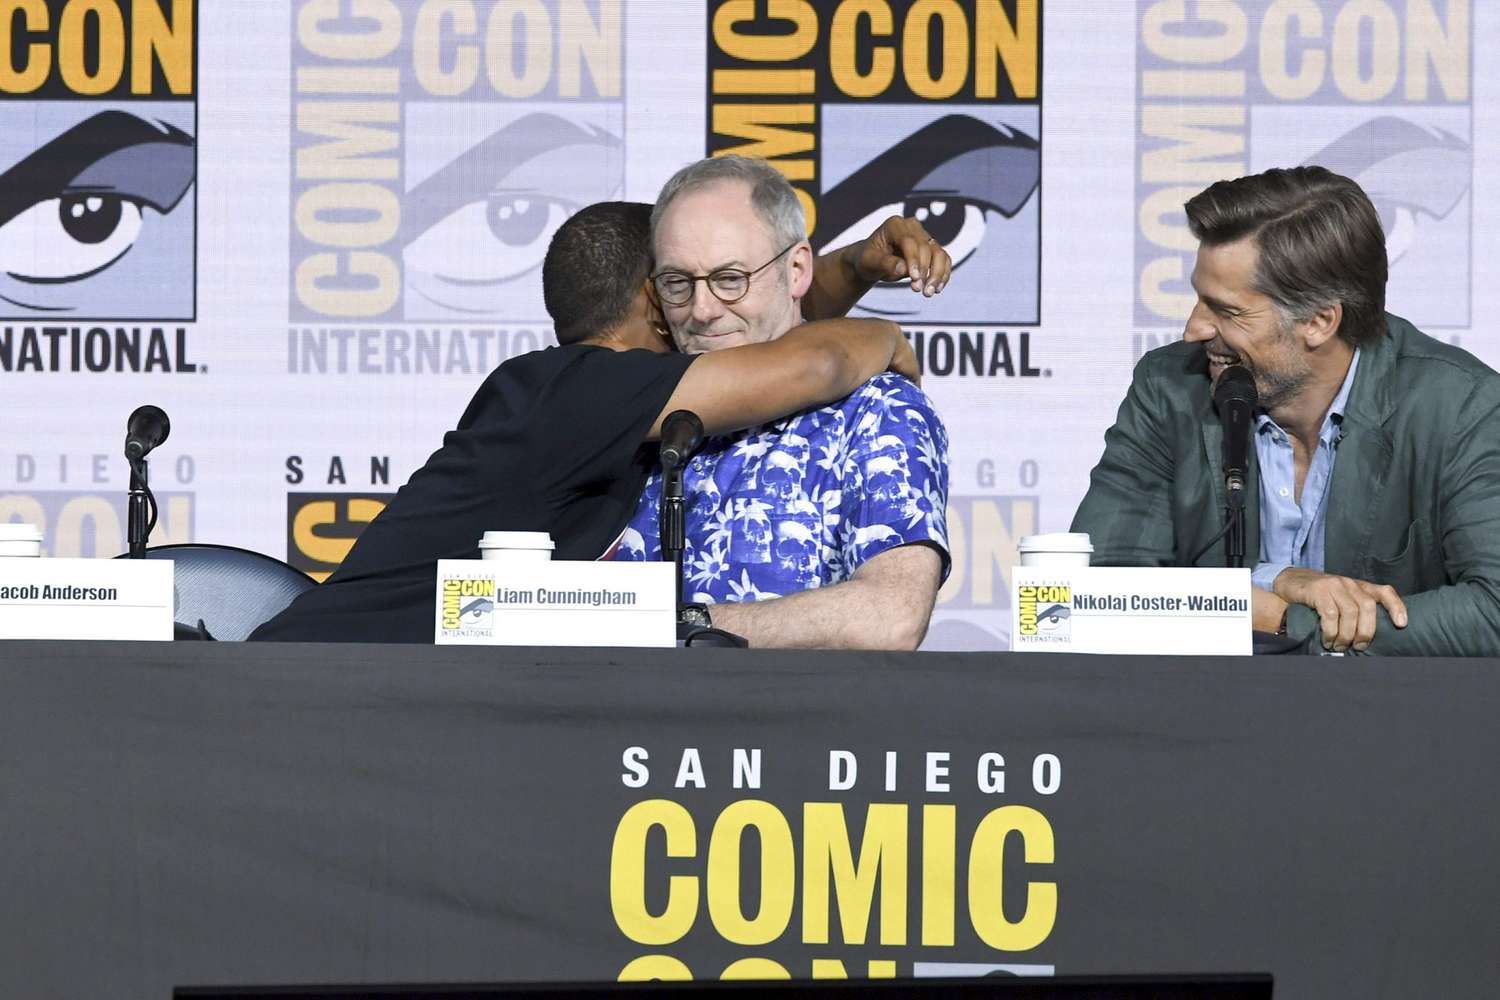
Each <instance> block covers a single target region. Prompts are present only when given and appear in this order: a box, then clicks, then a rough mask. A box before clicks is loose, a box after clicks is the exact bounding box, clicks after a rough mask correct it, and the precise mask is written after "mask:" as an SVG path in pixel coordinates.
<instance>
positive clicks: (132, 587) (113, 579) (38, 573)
mask: <svg viewBox="0 0 1500 1000" xmlns="http://www.w3.org/2000/svg"><path fill="white" fill-rule="evenodd" d="M172 605H173V601H172V561H171V560H170V559H9V558H7V559H0V639H143V640H150V641H162V642H167V641H170V640H171V638H172Z"/></svg>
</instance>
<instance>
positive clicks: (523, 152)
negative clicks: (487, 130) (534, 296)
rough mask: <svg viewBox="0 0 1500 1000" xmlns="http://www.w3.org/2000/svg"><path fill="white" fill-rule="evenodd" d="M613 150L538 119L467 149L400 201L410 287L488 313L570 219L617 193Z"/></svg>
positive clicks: (599, 134) (616, 145)
mask: <svg viewBox="0 0 1500 1000" xmlns="http://www.w3.org/2000/svg"><path fill="white" fill-rule="evenodd" d="M619 151H620V140H619V139H618V138H617V137H616V136H613V135H611V134H609V133H607V132H605V131H603V130H601V129H595V128H589V127H585V126H580V125H577V124H575V123H573V122H570V121H567V120H566V119H563V118H559V117H557V116H556V115H551V114H541V113H538V114H530V115H527V116H525V117H523V118H520V119H517V120H516V121H513V122H511V123H509V124H508V125H506V126H504V127H503V128H501V129H499V130H498V131H496V132H495V133H493V134H492V135H490V136H489V137H487V138H485V139H484V140H482V141H481V142H479V143H478V144H477V145H475V146H473V147H471V148H470V149H469V150H468V151H466V152H465V153H463V154H462V155H461V156H459V157H458V158H457V159H455V160H453V161H452V162H451V163H449V164H448V165H447V166H445V167H443V168H442V169H440V170H439V171H437V172H436V173H435V174H433V175H432V176H431V177H428V178H427V179H426V180H424V181H422V182H421V183H420V184H418V185H417V186H416V188H414V189H413V190H412V191H411V192H410V193H409V194H408V195H407V196H406V200H405V204H404V206H403V208H404V212H405V215H404V218H403V220H402V244H403V247H404V250H403V261H404V263H405V265H406V275H407V282H408V285H409V287H410V288H411V289H412V290H413V291H414V292H415V293H416V294H417V295H418V296H420V297H421V298H422V299H424V300H426V301H427V302H428V303H431V304H432V305H435V306H438V307H440V308H441V309H445V310H451V311H454V312H459V313H470V314H473V313H489V312H493V311H495V310H496V309H497V308H499V307H500V305H501V293H502V292H503V290H504V287H505V285H506V284H507V283H508V282H512V281H515V280H516V279H518V278H521V277H524V276H526V275H529V274H531V273H532V272H534V271H536V270H537V268H539V267H540V266H541V264H542V258H543V257H544V256H545V255H546V253H547V245H548V243H550V242H551V240H552V236H553V234H554V233H556V232H557V229H558V227H559V226H561V225H562V224H563V222H565V221H566V220H567V219H568V217H569V216H571V215H572V214H573V213H574V212H576V211H577V210H578V209H579V208H580V207H582V206H583V205H586V204H589V203H591V202H594V201H599V200H602V199H604V198H607V197H609V196H610V195H611V194H614V193H615V192H616V191H617V190H618V183H617V182H615V181H612V180H610V179H609V178H610V177H612V176H614V175H615V174H617V173H618V169H617V168H618V162H619Z"/></svg>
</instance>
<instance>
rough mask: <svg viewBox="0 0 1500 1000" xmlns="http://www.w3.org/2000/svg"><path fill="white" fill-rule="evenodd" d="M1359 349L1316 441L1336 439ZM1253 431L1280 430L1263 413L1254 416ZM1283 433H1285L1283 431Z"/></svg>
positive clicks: (1266, 414)
mask: <svg viewBox="0 0 1500 1000" xmlns="http://www.w3.org/2000/svg"><path fill="white" fill-rule="evenodd" d="M1359 352H1360V349H1359V348H1358V347H1356V348H1355V349H1354V357H1353V358H1351V359H1350V360H1349V371H1348V372H1346V373H1345V374H1344V382H1343V384H1342V385H1340V386H1339V391H1338V393H1337V394H1335V395H1334V397H1333V402H1332V403H1330V404H1329V406H1328V415H1327V416H1326V417H1324V418H1323V427H1322V429H1321V430H1319V432H1318V440H1320V441H1324V442H1327V441H1330V440H1331V439H1333V438H1335V437H1337V436H1338V435H1337V434H1336V433H1335V431H1336V430H1337V428H1338V426H1339V425H1340V424H1342V423H1343V422H1344V408H1345V407H1346V406H1348V405H1349V393H1350V391H1351V390H1353V388H1354V371H1355V369H1356V368H1358V367H1359ZM1255 430H1256V432H1257V433H1265V432H1267V431H1271V430H1277V431H1280V430H1281V428H1280V427H1279V426H1278V425H1277V423H1276V421H1274V420H1272V419H1271V415H1270V414H1269V413H1266V412H1264V411H1262V412H1260V413H1257V414H1256V415H1255ZM1283 433H1285V432H1284V431H1283Z"/></svg>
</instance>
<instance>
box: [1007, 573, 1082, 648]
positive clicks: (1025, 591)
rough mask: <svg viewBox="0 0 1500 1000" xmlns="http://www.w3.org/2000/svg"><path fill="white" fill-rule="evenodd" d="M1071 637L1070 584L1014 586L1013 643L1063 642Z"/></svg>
mask: <svg viewBox="0 0 1500 1000" xmlns="http://www.w3.org/2000/svg"><path fill="white" fill-rule="evenodd" d="M1072 638H1073V588H1072V587H1069V586H1067V585H1065V584H1045V583H1044V584H1023V585H1022V586H1020V587H1017V588H1016V645H1017V646H1018V647H1020V646H1026V645H1033V644H1037V643H1066V642H1070V641H1071V640H1072Z"/></svg>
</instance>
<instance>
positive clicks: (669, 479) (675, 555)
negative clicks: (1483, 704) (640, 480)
mask: <svg viewBox="0 0 1500 1000" xmlns="http://www.w3.org/2000/svg"><path fill="white" fill-rule="evenodd" d="M686 547H687V501H686V499H685V498H684V497H683V495H682V466H680V465H675V464H673V465H667V464H664V465H663V466H662V484H661V554H662V558H663V559H670V560H671V561H672V562H673V563H674V564H675V565H676V567H677V574H676V575H677V623H678V629H679V631H680V630H681V626H682V621H683V613H684V611H685V610H686V609H687V605H686V604H685V603H684V602H683V600H682V550H683V549H684V548H686Z"/></svg>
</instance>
